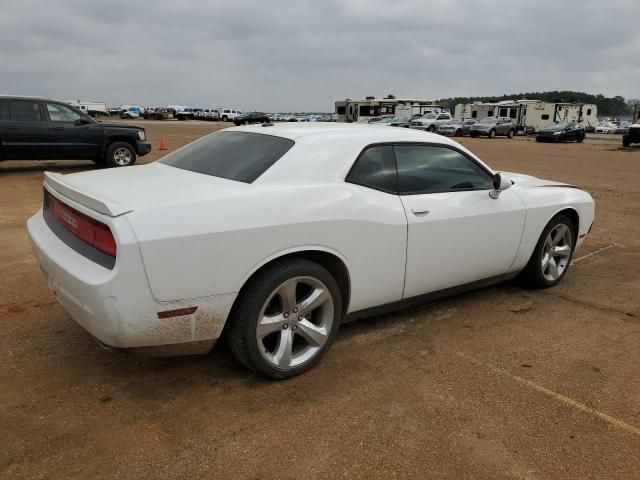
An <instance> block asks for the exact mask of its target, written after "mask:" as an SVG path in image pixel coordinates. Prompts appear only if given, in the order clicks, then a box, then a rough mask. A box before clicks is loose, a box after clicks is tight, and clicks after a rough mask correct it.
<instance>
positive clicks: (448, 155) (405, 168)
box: [394, 145, 493, 195]
mask: <svg viewBox="0 0 640 480" xmlns="http://www.w3.org/2000/svg"><path fill="white" fill-rule="evenodd" d="M394 151H395V159H396V164H397V168H398V184H399V189H400V194H403V195H414V194H423V193H438V192H451V191H459V190H486V189H491V188H492V186H493V179H492V176H491V174H490V173H489V172H487V171H486V170H485V169H484V168H483V167H481V166H480V165H479V164H477V163H476V162H475V161H474V160H472V159H471V158H469V157H467V156H466V155H464V154H462V153H460V152H458V151H457V150H454V149H452V148H447V147H438V146H429V145H397V146H395V147H394Z"/></svg>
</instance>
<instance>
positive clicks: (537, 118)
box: [493, 100, 598, 134]
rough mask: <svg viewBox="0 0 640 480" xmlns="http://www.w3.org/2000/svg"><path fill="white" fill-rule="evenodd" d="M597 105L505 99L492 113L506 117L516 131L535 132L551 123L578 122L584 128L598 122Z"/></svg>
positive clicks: (593, 126)
mask: <svg viewBox="0 0 640 480" xmlns="http://www.w3.org/2000/svg"><path fill="white" fill-rule="evenodd" d="M597 114H598V107H597V106H596V105H593V104H588V103H564V102H543V101H541V100H515V101H511V100H506V101H503V102H498V103H497V104H496V106H495V108H494V111H493V115H494V116H496V117H508V118H511V121H512V122H513V123H514V124H515V125H516V131H517V132H518V133H520V134H522V133H535V132H538V131H539V130H540V129H542V128H544V127H546V126H548V125H551V124H552V123H570V122H575V123H580V124H582V125H583V126H584V127H585V129H587V130H589V129H592V128H595V126H596V125H597V124H598V117H597Z"/></svg>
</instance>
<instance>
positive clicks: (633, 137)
mask: <svg viewBox="0 0 640 480" xmlns="http://www.w3.org/2000/svg"><path fill="white" fill-rule="evenodd" d="M632 143H640V123H634V124H633V125H629V126H628V127H627V128H626V129H625V130H624V134H623V135H622V146H623V147H630V146H631V144H632Z"/></svg>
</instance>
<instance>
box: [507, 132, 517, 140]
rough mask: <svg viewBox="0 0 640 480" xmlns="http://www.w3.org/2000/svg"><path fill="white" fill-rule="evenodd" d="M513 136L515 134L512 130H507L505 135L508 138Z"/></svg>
mask: <svg viewBox="0 0 640 480" xmlns="http://www.w3.org/2000/svg"><path fill="white" fill-rule="evenodd" d="M514 135H515V132H514V131H513V130H509V132H508V133H507V137H508V138H513V136H514Z"/></svg>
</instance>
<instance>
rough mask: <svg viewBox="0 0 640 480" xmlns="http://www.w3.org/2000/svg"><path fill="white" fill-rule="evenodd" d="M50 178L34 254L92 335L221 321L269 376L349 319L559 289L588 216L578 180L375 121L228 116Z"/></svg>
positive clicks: (188, 332)
mask: <svg viewBox="0 0 640 480" xmlns="http://www.w3.org/2000/svg"><path fill="white" fill-rule="evenodd" d="M301 165H303V166H305V167H304V168H301ZM168 185H170V186H171V188H167V186H168ZM544 186H553V187H554V188H540V187H544ZM44 190H45V196H44V204H43V208H42V209H41V210H40V211H39V212H38V213H37V214H36V215H34V216H33V217H32V218H30V219H29V221H28V222H27V228H28V232H29V235H30V237H31V240H32V243H33V248H34V251H35V254H36V257H37V260H38V262H39V264H40V267H41V269H42V271H43V272H44V275H45V277H46V278H47V279H48V281H47V283H48V285H49V286H50V287H51V288H52V289H53V290H54V292H55V296H56V298H57V300H58V301H59V302H60V303H62V305H63V306H64V307H65V308H66V309H67V311H68V312H69V314H70V315H71V316H72V317H73V318H74V319H75V320H76V321H77V322H78V323H79V324H80V325H81V326H82V327H84V328H85V329H86V330H88V331H89V333H90V334H91V335H93V336H94V337H95V338H96V339H97V340H98V341H99V342H101V343H103V344H105V345H108V346H111V347H118V348H131V347H151V346H158V345H161V346H163V347H162V348H163V351H165V352H168V351H170V347H171V345H174V346H176V345H177V346H178V347H179V348H180V350H181V351H182V352H184V351H186V350H187V349H188V348H197V349H201V348H202V347H203V346H206V347H210V346H211V345H212V344H213V343H214V342H215V339H217V338H219V337H220V335H221V333H222V331H223V329H224V331H225V338H226V340H227V341H228V343H229V345H230V349H231V351H232V352H233V354H234V355H235V356H236V357H237V358H238V359H239V360H240V362H241V363H242V364H243V365H246V366H247V367H249V368H250V369H251V370H253V371H255V372H258V373H260V374H262V375H264V376H267V377H269V378H287V377H292V376H294V375H298V374H300V373H302V372H304V371H306V370H308V369H309V368H311V367H312V366H313V365H315V364H316V363H317V362H318V361H319V360H320V358H321V357H322V356H323V355H324V354H325V353H326V352H327V350H328V349H329V348H330V346H331V344H332V343H333V341H334V339H335V338H336V335H337V333H338V328H339V326H340V323H341V322H342V321H343V320H344V319H345V318H349V319H355V318H362V317H366V316H370V315H374V314H379V313H380V312H381V311H384V310H391V309H393V308H399V307H402V306H405V305H415V304H417V303H421V302H424V301H426V300H428V299H429V298H437V297H442V296H444V295H446V294H448V293H452V292H460V291H464V290H468V289H471V288H475V287H478V286H485V285H488V284H492V283H496V282H499V281H501V280H505V279H508V278H512V277H515V276H516V275H519V274H520V275H521V276H522V278H523V279H524V280H526V281H528V282H529V284H530V285H531V286H534V287H539V288H546V287H552V286H554V285H556V284H557V283H558V282H560V281H561V280H562V278H563V276H564V275H566V273H567V270H568V269H569V268H570V264H571V259H572V256H573V254H574V252H575V250H576V248H578V247H579V246H580V245H581V243H582V242H583V240H584V237H585V236H586V235H587V234H588V232H589V231H590V229H591V227H592V223H593V221H594V202H593V199H592V198H591V196H590V195H589V194H588V193H587V192H585V191H583V190H581V189H579V188H577V187H575V186H572V185H565V184H563V183H558V182H551V181H546V180H541V179H538V178H535V177H532V176H529V175H519V174H514V173H497V172H495V171H493V170H491V169H490V167H489V166H487V165H486V164H485V163H483V162H482V161H481V160H480V159H479V158H478V157H476V156H475V155H474V154H472V153H471V152H470V151H469V150H467V149H466V148H464V147H463V146H461V145H460V144H458V143H456V142H454V141H452V140H450V139H448V138H445V137H440V136H438V137H435V136H430V135H425V134H423V133H422V132H417V131H414V130H410V129H398V128H380V127H378V126H373V125H371V126H367V125H361V126H359V128H353V127H352V126H350V125H345V126H343V125H335V124H322V123H316V124H313V123H308V124H299V123H298V124H295V125H288V124H280V125H274V124H269V125H264V126H263V125H253V126H246V127H236V128H230V129H225V130H222V131H219V132H216V133H213V134H210V135H208V136H206V137H204V138H201V139H199V140H197V141H196V142H193V143H191V144H189V145H187V146H185V147H183V148H181V149H179V150H176V151H175V152H172V153H171V154H169V155H167V156H165V157H164V158H162V159H161V160H159V161H157V162H153V163H150V164H147V165H142V166H139V167H134V168H129V169H118V170H112V171H94V172H83V173H73V174H69V175H61V174H59V173H46V175H45V182H44ZM400 199H401V200H402V201H400ZM293 205H295V208H287V207H289V206H293ZM176 279H179V280H180V281H176Z"/></svg>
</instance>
